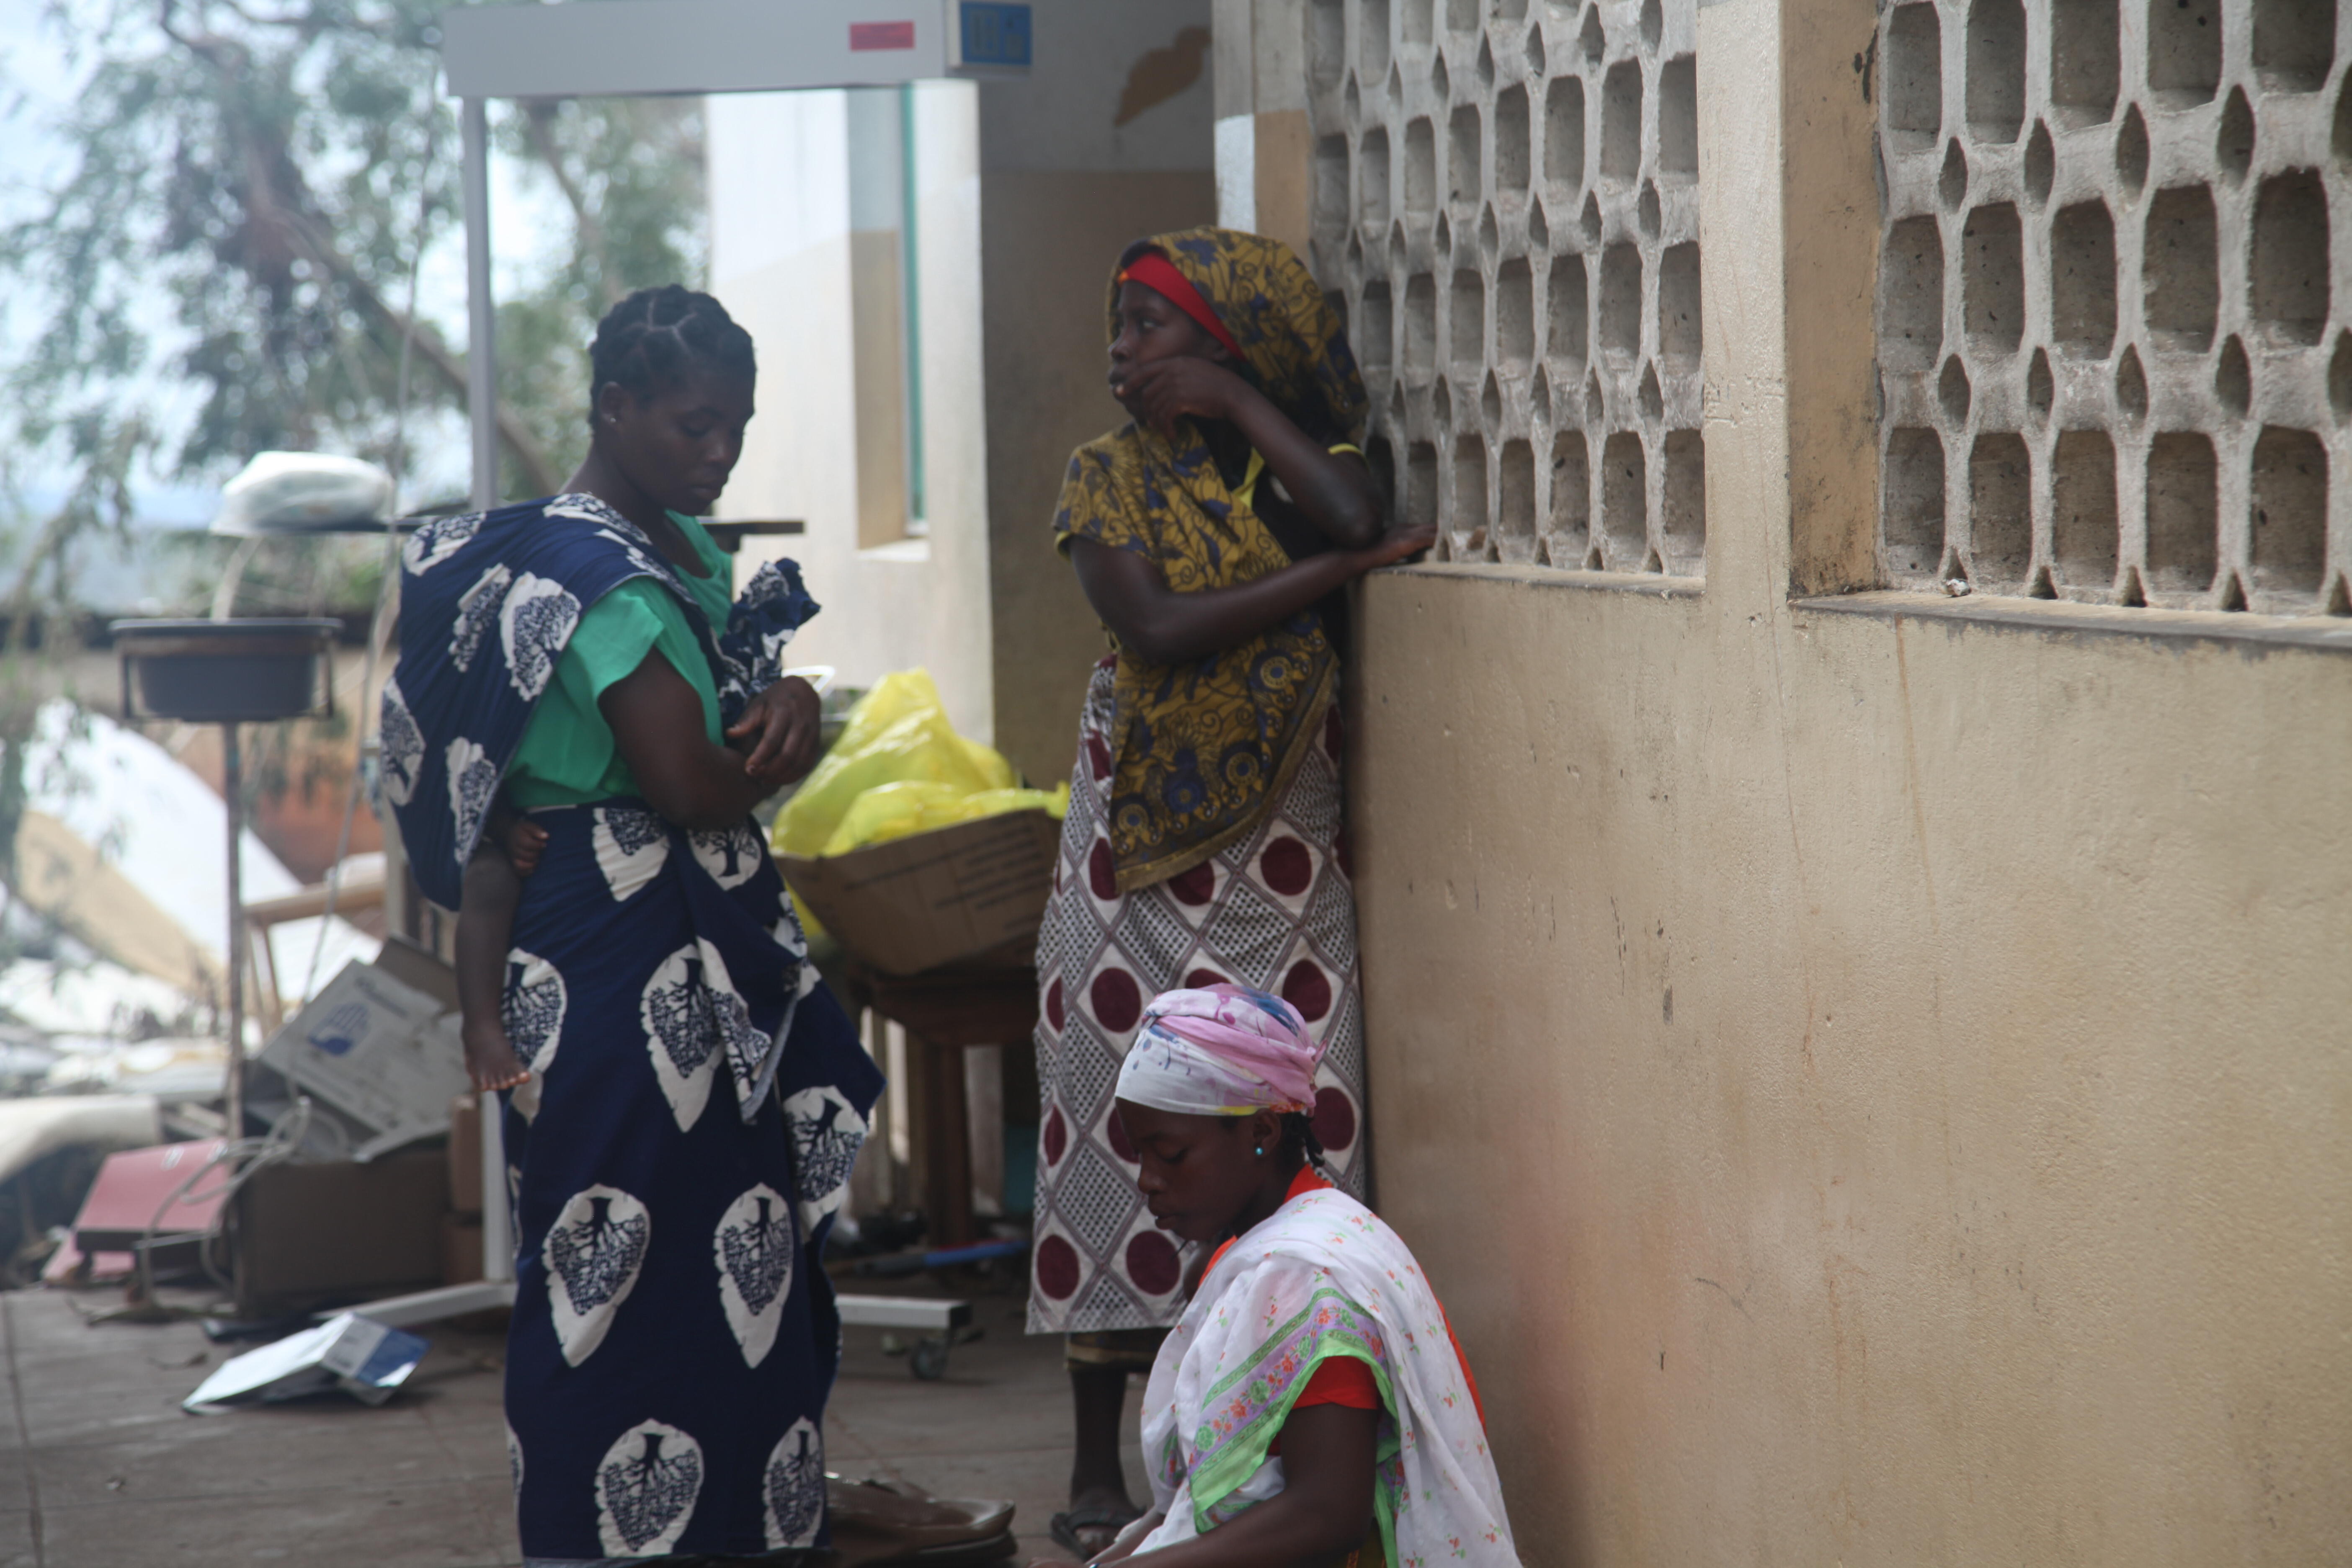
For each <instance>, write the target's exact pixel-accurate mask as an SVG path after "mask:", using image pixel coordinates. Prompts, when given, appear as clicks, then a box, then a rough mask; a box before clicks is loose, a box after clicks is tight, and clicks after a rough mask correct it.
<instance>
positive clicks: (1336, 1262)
mask: <svg viewBox="0 0 2352 1568" xmlns="http://www.w3.org/2000/svg"><path fill="white" fill-rule="evenodd" d="M1335 1356H1353V1357H1355V1358H1356V1359H1357V1360H1359V1361H1361V1362H1363V1363H1366V1364H1367V1365H1369V1366H1370V1369H1371V1373H1372V1377H1373V1381H1374V1382H1375V1383H1376V1384H1378V1385H1379V1387H1380V1392H1381V1425H1380V1436H1379V1446H1378V1447H1377V1449H1376V1450H1375V1453H1376V1459H1375V1462H1376V1465H1377V1467H1378V1474H1377V1476H1376V1478H1375V1484H1374V1486H1373V1489H1372V1496H1373V1509H1374V1511H1375V1513H1376V1514H1377V1516H1378V1518H1379V1521H1380V1528H1381V1544H1382V1546H1383V1547H1384V1549H1385V1552H1386V1555H1387V1558H1388V1564H1389V1568H1440V1565H1442V1564H1448V1563H1454V1562H1456V1561H1459V1562H1462V1563H1469V1564H1473V1565H1475V1568H1517V1563H1518V1560H1519V1558H1518V1551H1517V1547H1516V1546H1514V1545H1513V1544H1512V1541H1511V1527H1510V1523H1509V1521H1508V1520H1507V1518H1506V1517H1505V1516H1504V1512H1503V1491H1502V1487H1501V1485H1500V1484H1499V1483H1498V1482H1497V1481H1496V1477H1495V1463H1494V1459H1493V1458H1492V1456H1491V1455H1489V1454H1488V1452H1487V1449H1486V1428H1485V1426H1484V1424H1483V1423H1481V1421H1480V1420H1479V1418H1478V1410H1477V1405H1476V1403H1475V1401H1474V1400H1473V1399H1472V1397H1471V1394H1470V1390H1469V1386H1468V1384H1467V1380H1466V1379H1465V1377H1464V1375H1463V1370H1462V1362H1461V1358H1460V1357H1459V1356H1457V1355H1456V1354H1455V1353H1454V1342H1453V1337H1452V1335H1451V1334H1450V1333H1448V1332H1447V1330H1446V1325H1445V1313H1444V1310H1443V1309H1442V1308H1440V1307H1439V1306H1438V1304H1437V1298H1436V1297H1435V1296H1434V1295H1433V1294H1432V1293H1431V1291H1430V1289H1429V1284H1428V1282H1427V1281H1426V1280H1425V1279H1423V1278H1422V1274H1421V1266H1420V1265H1419V1264H1417V1263H1415V1262H1414V1261H1413V1257H1412V1252H1411V1251H1409V1250H1408V1249H1407V1248H1406V1247H1405V1245H1404V1243H1403V1242H1402V1240H1400V1239H1398V1237H1397V1234H1396V1233H1395V1232H1394V1231H1392V1230H1391V1229H1390V1228H1389V1227H1388V1226H1386V1225H1384V1224H1382V1223H1381V1219H1380V1217H1379V1216H1378V1215H1375V1214H1373V1213H1372V1212H1371V1211H1370V1209H1368V1208H1366V1207H1365V1206H1364V1205H1362V1204H1360V1203H1358V1202H1357V1201H1356V1200H1355V1199H1353V1198H1351V1197H1349V1195H1348V1194H1346V1193H1344V1192H1341V1191H1339V1190H1338V1189H1337V1188H1331V1187H1325V1188H1318V1189H1317V1190H1315V1191H1313V1192H1307V1193H1302V1194H1299V1195H1298V1196H1297V1197H1294V1198H1292V1199H1291V1200H1290V1201H1289V1202H1287V1203H1286V1204H1284V1205H1282V1207H1281V1208H1279V1209H1277V1210H1276V1211H1275V1213H1274V1214H1273V1215H1272V1216H1270V1217H1269V1218H1267V1219H1266V1220H1265V1222H1264V1223H1263V1224H1261V1225H1259V1226H1256V1227H1255V1229H1252V1230H1251V1231H1249V1232H1248V1233H1247V1234H1245V1235H1244V1236H1243V1237H1241V1238H1240V1239H1238V1240H1237V1241H1235V1242H1234V1245H1233V1246H1232V1247H1230V1248H1228V1249H1227V1250H1226V1252H1225V1255H1224V1256H1223V1258H1219V1259H1218V1260H1217V1263H1216V1266H1215V1267H1214V1268H1211V1269H1210V1270H1209V1272H1208V1275H1207V1277H1206V1278H1204V1279H1202V1281H1201V1289H1200V1290H1199V1292H1198V1293H1197V1294H1196V1295H1195V1296H1194V1297H1193V1299H1192V1305H1191V1306H1190V1307H1188V1308H1186V1309H1185V1311H1184V1315H1183V1317H1182V1318H1181V1320H1179V1321H1178V1322H1177V1324H1176V1326H1175V1328H1174V1329H1172V1330H1171V1331H1170V1332H1169V1335H1168V1338H1167V1341H1166V1342H1164V1343H1163V1344H1162V1345H1161V1346H1160V1358H1159V1360H1158V1362H1157V1363H1154V1365H1153V1366H1152V1369H1151V1384H1150V1389H1149V1390H1148V1391H1147V1393H1146V1394H1145V1395H1144V1405H1143V1451H1144V1455H1145V1458H1146V1461H1147V1462H1148V1463H1149V1464H1150V1467H1151V1492H1152V1498H1153V1500H1154V1502H1155V1503H1156V1505H1157V1510H1158V1512H1159V1513H1160V1515H1161V1516H1162V1518H1161V1522H1160V1524H1159V1525H1158V1526H1157V1528H1155V1529H1153V1530H1152V1531H1151V1532H1150V1534H1149V1535H1147V1536H1146V1537H1145V1538H1144V1539H1143V1540H1142V1541H1141V1542H1138V1543H1137V1546H1136V1551H1137V1552H1150V1551H1154V1550H1156V1549H1158V1548H1160V1547H1162V1546H1172V1545H1174V1544H1175V1543H1176V1542H1180V1541H1183V1540H1186V1539H1189V1538H1190V1537H1192V1536H1193V1535H1196V1534H1199V1533H1201V1532H1202V1531H1209V1530H1213V1529H1214V1528H1215V1527H1216V1526H1217V1525H1219V1524H1222V1523H1223V1522H1224V1521H1227V1520H1229V1519H1232V1518H1234V1516H1236V1515H1237V1514H1239V1513H1241V1512H1242V1511H1243V1510H1245V1509H1247V1508H1249V1507H1250V1506H1251V1505H1252V1504H1254V1503H1256V1502H1261V1501H1263V1500H1265V1499H1266V1498H1269V1497H1272V1496H1274V1495H1275V1494H1276V1492H1279V1491H1280V1490H1281V1489H1282V1460H1281V1458H1280V1457H1279V1456H1272V1455H1269V1454H1268V1453H1267V1452H1266V1448H1267V1446H1268V1445H1269V1444H1270V1443H1272V1442H1273V1440H1274V1439H1275V1437H1276V1436H1277V1435H1279V1434H1280V1432H1281V1431H1282V1424H1283V1422H1284V1421H1285V1420H1286V1418H1287V1417H1288V1415H1289V1414H1290V1407H1291V1405H1292V1404H1293V1403H1294V1402H1295V1401H1296V1400H1297V1396H1298V1394H1300V1393H1301V1392H1302V1391H1303V1390H1304V1389H1305V1388H1306V1386H1307V1379H1308V1378H1309V1377H1310V1376H1312V1375H1313V1373H1314V1371H1315V1368H1316V1366H1317V1365H1318V1363H1321V1362H1323V1361H1325V1360H1327V1359H1328V1358H1331V1357H1335Z"/></svg>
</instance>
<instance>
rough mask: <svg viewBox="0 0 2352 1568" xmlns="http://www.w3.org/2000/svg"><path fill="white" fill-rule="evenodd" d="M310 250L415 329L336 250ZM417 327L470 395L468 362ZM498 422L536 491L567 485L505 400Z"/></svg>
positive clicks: (402, 325)
mask: <svg viewBox="0 0 2352 1568" xmlns="http://www.w3.org/2000/svg"><path fill="white" fill-rule="evenodd" d="M306 248H308V249H310V251H311V252H312V257H311V259H312V260H313V261H315V262H316V263H317V264H318V265H319V266H320V267H323V268H327V269H328V270H329V271H331V272H332V273H334V275H335V276H336V277H338V278H340V279H342V280H343V281H344V282H345V283H346V284H348V285H349V286H350V287H351V289H352V292H353V293H355V294H357V295H358V296H359V298H360V302H361V303H362V305H364V306H365V307H366V308H367V309H368V310H371V311H373V312H374V313H375V314H376V315H377V316H378V317H380V318H382V319H383V321H384V322H385V323H386V324H387V325H389V326H390V327H391V328H392V330H393V331H396V332H406V331H410V330H411V326H412V323H411V322H410V321H409V320H408V318H407V317H406V316H405V315H404V314H403V313H402V312H401V310H399V308H398V307H397V306H395V305H394V304H393V302H392V301H391V300H387V299H385V298H384V297H383V293H382V292H381V291H380V290H379V289H377V288H376V286H375V285H374V284H373V283H371V282H369V281H368V280H367V279H365V278H363V277H362V276H361V275H360V273H359V271H358V270H357V269H356V268H353V267H352V264H351V263H350V262H349V261H347V260H345V259H344V258H343V257H342V256H341V254H340V253H339V252H337V251H336V250H334V249H333V248H332V247H321V246H316V245H313V246H310V247H306ZM413 325H414V338H415V343H416V352H417V353H418V354H419V355H420V356H421V357H422V358H423V359H424V361H425V363H426V364H428V365H430V366H432V367H433V372H434V374H436V375H437V376H439V377H440V378H441V381H442V384H444V385H446V386H447V387H448V389H449V390H450V391H451V392H453V393H455V394H456V395H457V396H459V397H461V398H462V397H464V396H465V395H466V362H465V361H464V360H461V359H459V358H458V357H457V355H456V354H454V353H450V352H449V347H448V345H447V344H446V343H444V342H442V341H441V334H440V333H438V332H436V331H434V330H433V328H432V326H431V325H430V324H429V323H427V322H424V321H417V322H415V323H414V324H413ZM498 422H499V440H500V441H502V442H504V443H505V445H506V449H507V455H508V456H509V457H510V458H513V459H514V460H515V466H516V467H517V468H520V469H521V470H522V477H523V479H525V480H526V481H528V488H529V489H530V491H531V493H532V494H534V495H552V494H554V493H555V491H556V490H557V489H560V488H561V487H562V479H561V478H560V477H559V476H558V475H557V473H556V471H555V465H554V464H553V463H551V462H550V461H549V460H548V456H547V453H546V451H545V450H544V449H543V448H542V447H541V446H540V444H539V441H538V439H537V438H536V437H533V436H532V435H531V433H530V429H529V427H528V426H525V425H524V424H523V422H522V420H521V419H520V417H519V416H517V415H516V414H515V412H514V410H513V409H511V408H509V407H508V406H507V405H506V402H505V400H504V399H500V400H499V405H498Z"/></svg>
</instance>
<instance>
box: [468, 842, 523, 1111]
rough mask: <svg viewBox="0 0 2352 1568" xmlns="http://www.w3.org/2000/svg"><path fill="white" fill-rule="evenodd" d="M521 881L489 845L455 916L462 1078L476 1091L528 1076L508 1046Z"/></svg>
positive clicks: (478, 852)
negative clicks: (510, 971)
mask: <svg viewBox="0 0 2352 1568" xmlns="http://www.w3.org/2000/svg"><path fill="white" fill-rule="evenodd" d="M521 902H522V879H521V878H520V877H519V876H517V875H516V874H515V868H514V865H513V863H512V862H511V861H509V859H508V858H507V856H506V851H505V850H503V849H500V848H499V847H498V846H497V845H495V844H492V843H489V842H488V841H487V837H486V840H485V842H484V843H482V844H481V845H480V846H479V847H477V848H476V849H475V851H474V858H473V859H471V860H469V861H467V864H466V883H465V893H464V899H463V901H462V903H461V904H460V906H459V908H458V910H457V1005H458V1009H459V1011H460V1013H461V1015H462V1022H461V1024H460V1029H459V1032H460V1035H461V1037H462V1038H463V1039H464V1040H465V1043H466V1073H467V1077H469V1078H471V1079H473V1081H474V1087H475V1088H476V1089H482V1090H488V1089H512V1088H513V1087H514V1086H515V1085H517V1084H519V1083H520V1082H522V1081H523V1079H527V1078H529V1077H530V1069H529V1068H526V1067H525V1066H524V1065H523V1062H522V1059H521V1058H519V1057H517V1056H516V1055H515V1053H514V1047H513V1046H512V1045H511V1044H509V1042H508V1040H507V1029H506V1019H505V1016H504V1008H505V999H506V973H507V952H508V950H509V948H510V947H511V946H512V945H513V938H514V921H515V910H516V909H517V908H518V907H519V906H520V904H521Z"/></svg>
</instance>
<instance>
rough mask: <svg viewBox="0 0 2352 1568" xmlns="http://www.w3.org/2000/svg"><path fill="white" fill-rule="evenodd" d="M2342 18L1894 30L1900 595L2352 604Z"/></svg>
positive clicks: (1894, 371)
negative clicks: (1912, 590) (2351, 581)
mask: <svg viewBox="0 0 2352 1568" xmlns="http://www.w3.org/2000/svg"><path fill="white" fill-rule="evenodd" d="M2341 26H2342V22H2341V21H2340V19H2339V17H2338V15H2337V6H2336V0H2028V3H2025V4H2021V3H2020V0H1913V3H1910V4H1905V5H1892V6H1889V7H1887V8H1885V11H1884V12H1883V14H1882V16H1881V20H1880V26H1879V35H1878V58H1877V68H1878V72H1879V78H1880V84H1881V85H1880V94H1879V116H1880V120H1879V127H1880V131H1879V134H1880V148H1881V153H1882V156H1883V159H1884V166H1885V237H1884V247H1883V250H1882V253H1881V265H1880V275H1879V286H1878V300H1877V308H1878V330H1879V364H1880V370H1881V374H1882V378H1883V390H1884V403H1883V411H1882V416H1881V439H1882V442H1883V447H1882V457H1883V467H1882V470H1881V506H1880V516H1881V544H1882V551H1883V563H1884V569H1885V578H1886V580H1887V581H1888V582H1889V583H1891V584H1894V585H1895V586H1900V587H1919V588H1924V589H1928V590H1937V589H1941V590H1942V591H1945V592H1955V591H1962V590H1964V589H1972V590H1973V591H1974V592H1976V593H1991V594H2010V595H2016V594H2022V595H2031V596H2033V597H2037V598H2044V599H2051V598H2059V599H2070V600H2078V601H2084V602H2090V603H2097V604H2112V605H2156V606H2159V607H2166V608H2172V609H2213V610H2249V609H2251V610H2254V611H2260V612H2266V613H2271V614H2284V615H2300V614H2309V613H2315V612H2321V611H2325V612H2326V613H2328V614H2333V615H2346V614H2352V598H2347V571H2352V526H2347V521H2346V518H2347V497H2352V468H2347V463H2352V447H2347V438H2346V433H2345V422H2346V420H2347V417H2352V330H2347V324H2352V289H2347V285H2352V270H2347V268H2352V187H2347V165H2352V90H2347V86H2346V82H2345V72H2344V68H2343V67H2344V63H2345V61H2346V59H2347V57H2352V47H2347V44H2346V42H2345V41H2344V40H2342V39H2341V38H2340V37H2339V32H2340V29H2341Z"/></svg>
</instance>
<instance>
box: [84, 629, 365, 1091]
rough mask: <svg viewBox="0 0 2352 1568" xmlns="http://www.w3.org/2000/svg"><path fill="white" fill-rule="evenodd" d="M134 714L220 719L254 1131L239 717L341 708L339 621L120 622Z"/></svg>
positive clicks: (238, 1021)
mask: <svg viewBox="0 0 2352 1568" xmlns="http://www.w3.org/2000/svg"><path fill="white" fill-rule="evenodd" d="M108 629H109V630H110V631H111V632H112V633H113V634H114V648H115V653H116V655H117V657H118V658H120V659H121V664H122V714H123V717H124V718H126V719H177V720H181V721H184V722H187V723H191V724H218V725H219V726H220V727H221V786H222V788H221V793H222V795H224V796H225V797H226V801H225V804H226V805H227V807H228V1081H227V1085H226V1089H227V1100H228V1136H230V1137H231V1138H238V1137H242V1136H244V1133H245V1065H246V1064H245V964H246V952H245V944H246V927H245V896H244V877H243V873H242V868H240V867H239V866H238V864H237V860H238V849H239V847H240V846H241V845H242V844H243V842H244V837H245V805H244V799H243V796H244V793H245V789H244V784H245V769H244V765H243V760H242V758H241V757H240V756H239V754H238V750H237V726H238V725H240V724H266V723H274V722H276V721H279V720H282V719H304V718H313V717H325V716H328V715H331V714H332V713H333V712H334V706H335V703H334V681H333V679H332V672H331V663H330V660H331V655H332V653H333V650H334V646H335V634H336V633H337V632H339V631H341V629H342V623H341V622H340V621H326V620H289V619H282V618H279V617H276V616H267V617H249V618H246V619H242V620H159V621H116V622H114V623H113V624H112V626H110V627H109V628H108Z"/></svg>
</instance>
